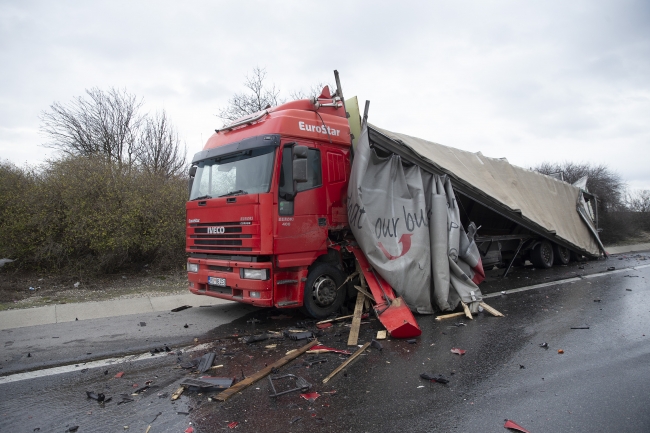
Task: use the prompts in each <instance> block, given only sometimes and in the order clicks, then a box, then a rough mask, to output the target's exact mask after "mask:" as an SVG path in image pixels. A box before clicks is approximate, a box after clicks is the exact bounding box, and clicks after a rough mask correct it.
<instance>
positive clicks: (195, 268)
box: [187, 262, 199, 272]
mask: <svg viewBox="0 0 650 433" xmlns="http://www.w3.org/2000/svg"><path fill="white" fill-rule="evenodd" d="M187 272H199V264H198V263H190V262H187Z"/></svg>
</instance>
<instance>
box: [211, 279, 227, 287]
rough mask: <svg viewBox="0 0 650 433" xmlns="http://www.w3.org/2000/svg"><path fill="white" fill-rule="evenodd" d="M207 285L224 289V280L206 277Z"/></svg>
mask: <svg viewBox="0 0 650 433" xmlns="http://www.w3.org/2000/svg"><path fill="white" fill-rule="evenodd" d="M208 284H209V285H211V286H219V287H226V279H225V278H219V277H208Z"/></svg>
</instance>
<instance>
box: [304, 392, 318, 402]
mask: <svg viewBox="0 0 650 433" xmlns="http://www.w3.org/2000/svg"><path fill="white" fill-rule="evenodd" d="M300 397H302V398H304V399H305V400H307V401H308V402H310V403H313V402H314V401H316V399H317V398H318V397H320V394H319V393H317V392H310V393H309V394H300Z"/></svg>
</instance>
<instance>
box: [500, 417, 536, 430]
mask: <svg viewBox="0 0 650 433" xmlns="http://www.w3.org/2000/svg"><path fill="white" fill-rule="evenodd" d="M503 427H504V428H508V429H512V430H517V431H520V432H522V433H530V432H529V431H528V430H526V429H525V428H523V427H522V426H520V425H519V424H517V423H516V422H514V421H512V420H509V419H507V420H506V423H505V424H504V426H503Z"/></svg>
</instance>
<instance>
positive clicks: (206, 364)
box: [199, 352, 217, 373]
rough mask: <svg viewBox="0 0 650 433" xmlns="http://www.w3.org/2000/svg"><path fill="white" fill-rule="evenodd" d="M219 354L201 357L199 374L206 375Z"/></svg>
mask: <svg viewBox="0 0 650 433" xmlns="http://www.w3.org/2000/svg"><path fill="white" fill-rule="evenodd" d="M216 356H217V354H216V353H214V352H210V353H206V354H205V355H203V356H202V357H201V360H200V361H199V373H205V372H206V371H208V370H209V369H210V367H212V363H213V362H214V358H216Z"/></svg>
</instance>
